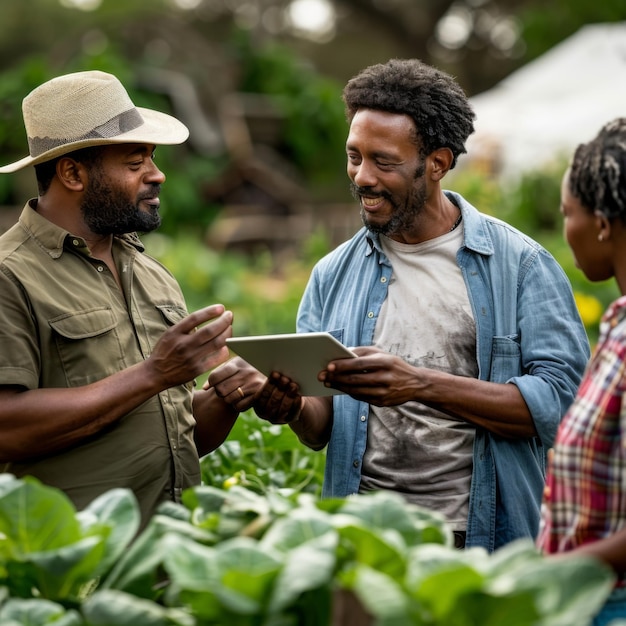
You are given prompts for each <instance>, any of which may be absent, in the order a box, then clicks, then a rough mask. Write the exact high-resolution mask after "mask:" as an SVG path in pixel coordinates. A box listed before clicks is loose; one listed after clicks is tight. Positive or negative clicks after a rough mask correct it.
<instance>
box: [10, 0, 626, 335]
mask: <svg viewBox="0 0 626 626" xmlns="http://www.w3.org/2000/svg"><path fill="white" fill-rule="evenodd" d="M0 15H1V19H0V155H1V156H0V161H2V163H3V164H4V163H9V162H11V161H13V160H16V159H18V158H21V157H23V156H25V155H26V153H27V145H26V138H25V133H24V128H23V124H22V116H21V101H22V98H23V97H24V96H25V95H26V94H27V93H28V92H29V91H31V90H32V89H33V88H34V87H36V86H37V85H39V84H40V83H42V82H44V81H45V80H48V79H49V78H52V77H53V76H56V75H59V74H63V73H67V72H71V71H78V70H85V69H101V70H104V71H108V72H112V73H114V74H116V75H117V76H118V77H119V78H120V80H121V81H122V82H123V83H124V84H125V86H126V87H127V89H128V90H129V92H130V93H131V96H132V98H133V99H134V101H135V102H136V103H137V104H138V105H140V106H149V107H153V108H158V109H160V110H163V111H167V112H170V113H172V114H173V115H175V116H177V117H178V118H180V119H181V120H182V121H183V122H184V123H185V124H187V125H188V127H189V128H190V131H191V137H190V140H189V141H188V142H187V143H186V144H185V145H183V146H175V147H162V148H159V150H158V151H157V162H158V164H159V166H160V167H161V169H162V170H163V171H164V172H165V173H166V175H167V182H166V183H165V185H164V187H163V192H162V196H161V197H162V216H163V224H162V227H161V228H160V229H159V231H158V232H155V233H151V234H149V235H146V236H145V237H144V238H143V239H144V242H145V243H146V245H147V248H148V251H149V252H150V253H151V254H153V255H155V256H157V257H158V258H159V259H160V260H162V261H163V262H164V263H165V264H166V265H167V266H168V267H169V268H170V269H171V271H172V272H173V273H174V274H175V275H176V277H177V278H178V279H179V281H180V282H181V285H182V287H183V289H184V291H185V295H186V297H187V299H188V304H189V308H190V309H195V308H199V307H201V306H204V305H206V304H208V303H211V302H217V301H219V302H223V303H224V304H225V305H226V306H227V307H229V308H231V309H233V310H234V312H235V331H236V332H237V333H238V334H242V335H245V334H256V333H272V332H273V333H276V332H292V331H293V330H294V325H295V314H296V308H297V304H298V301H299V298H300V295H301V293H302V290H303V288H304V285H305V283H306V279H307V278H308V274H309V272H310V269H311V267H312V265H313V263H314V262H315V261H316V260H317V259H318V258H319V257H320V256H322V255H323V254H324V253H326V252H327V251H329V250H330V249H331V248H332V247H334V246H335V245H337V244H338V243H339V242H341V241H343V240H344V239H346V238H348V237H349V236H350V235H351V234H352V233H353V232H354V231H355V230H356V229H357V228H358V227H359V226H360V220H359V216H358V208H357V207H356V206H355V205H354V203H353V202H352V200H351V197H350V195H349V193H348V185H347V177H346V173H345V151H344V143H345V137H346V132H347V125H346V122H345V119H344V112H343V105H342V103H341V97H340V95H341V89H342V87H343V85H344V84H345V82H346V81H347V80H348V79H349V78H350V77H351V76H353V75H354V74H355V73H357V72H358V71H359V70H361V69H362V68H364V67H365V66H367V65H370V64H372V63H378V62H384V61H386V60H387V59H389V58H391V57H418V58H421V59H422V60H424V61H426V62H428V63H430V64H432V65H435V66H437V67H439V68H440V69H442V70H445V71H447V72H449V73H450V74H452V75H454V76H455V77H456V78H457V80H458V81H459V83H460V84H461V85H462V87H463V88H464V89H465V91H466V92H467V94H468V95H469V96H470V97H471V100H472V103H473V104H474V107H475V110H476V113H477V116H478V117H477V122H476V133H475V134H474V135H473V136H472V137H471V139H470V142H469V143H468V146H467V147H468V154H467V155H464V156H463V157H462V158H461V160H460V162H459V165H458V167H457V168H456V170H454V171H453V172H451V173H450V175H449V176H448V178H447V185H446V186H447V187H449V188H452V189H455V190H457V191H459V192H461V193H462V194H463V195H465V197H466V198H467V199H468V200H469V201H470V202H472V203H473V204H474V205H475V206H477V208H479V209H480V210H482V211H484V212H486V213H491V214H493V215H496V216H498V217H501V218H503V219H506V220H508V221H509V222H511V223H512V224H514V225H515V226H517V227H519V228H521V229H522V230H524V231H525V232H527V233H528V234H529V235H530V236H532V237H534V238H535V239H537V240H539V241H540V242H541V243H543V244H544V245H545V246H546V247H547V248H548V249H549V250H550V251H551V252H552V253H553V254H554V255H555V256H556V257H557V259H558V260H559V261H560V262H561V264H562V265H563V267H564V268H565V270H566V272H567V273H568V275H569V276H570V279H571V281H572V283H573V285H574V289H575V292H576V296H577V302H578V304H579V308H580V311H581V314H582V315H583V319H584V320H585V323H586V325H587V328H588V331H589V334H590V337H591V338H592V340H593V339H594V338H595V336H596V333H597V323H598V319H599V316H600V314H601V312H602V311H603V309H604V308H605V307H606V305H607V304H608V302H609V301H610V300H612V299H613V298H614V297H616V295H617V290H616V288H615V286H614V285H613V283H612V281H608V282H607V283H600V284H593V285H592V284H590V283H588V282H587V281H586V280H585V279H584V277H583V276H582V274H581V273H580V272H579V271H578V270H577V269H576V268H575V267H574V265H573V260H572V258H571V254H570V252H569V250H568V249H567V247H566V245H565V243H564V241H563V237H562V232H561V231H562V225H561V219H560V215H559V186H560V179H561V176H562V174H563V171H564V169H565V167H566V164H567V159H568V157H569V156H570V155H571V152H572V150H573V149H574V147H575V146H576V145H577V144H578V143H580V142H581V141H586V140H588V139H590V138H591V137H592V136H593V135H594V134H595V133H596V132H597V130H598V129H599V128H600V126H601V125H602V124H603V123H604V122H606V121H608V120H609V119H611V118H613V117H617V116H618V115H626V80H625V79H626V21H625V20H626V4H625V2H624V0H602V2H595V3H592V2H589V0H551V1H550V2H545V0H29V1H28V2H25V1H24V0H2V4H1V14H0ZM35 195H36V184H35V179H34V173H33V172H32V171H31V170H30V169H27V170H26V171H24V172H19V173H16V174H12V175H4V176H1V177H0V231H1V230H3V229H6V228H8V227H9V226H10V225H11V224H12V223H14V222H15V221H16V219H17V216H18V215H19V212H20V210H21V208H22V206H23V205H24V203H25V202H26V200H27V199H28V198H30V197H32V196H35Z"/></svg>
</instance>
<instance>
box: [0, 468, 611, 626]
mask: <svg viewBox="0 0 626 626" xmlns="http://www.w3.org/2000/svg"><path fill="white" fill-rule="evenodd" d="M138 524H139V513H138V507H137V505H136V502H135V501H134V498H133V496H132V494H131V493H130V492H128V491H125V490H120V489H116V490H112V491H110V492H107V493H105V494H103V495H102V496H100V497H99V498H97V499H96V500H95V501H94V502H93V503H92V505H91V506H89V507H87V508H86V509H85V510H84V511H80V512H77V511H75V510H74V509H73V507H72V505H71V504H70V503H69V501H68V500H67V498H66V496H65V495H64V494H62V493H61V492H59V491H57V490H55V489H53V488H50V487H46V486H44V485H41V484H40V483H38V482H37V481H36V480H34V479H32V478H26V479H23V480H20V479H16V478H14V477H13V476H10V475H7V474H4V475H0V623H2V624H3V625H11V626H13V624H29V625H33V626H35V625H44V624H54V625H55V626H59V625H62V626H104V625H109V626H110V625H112V624H115V625H116V626H131V625H132V626H141V625H145V626H166V625H178V626H213V625H214V626H217V625H221V626H223V625H225V624H229V625H235V626H244V625H245V626H254V625H259V626H260V625H263V626H288V625H293V626H296V625H297V626H324V625H329V626H330V625H331V624H332V625H333V626H340V625H341V624H342V623H344V622H343V621H342V613H341V612H340V611H338V610H337V608H338V607H339V608H341V605H342V603H343V602H344V601H345V600H346V598H349V599H351V602H352V604H351V610H352V613H351V615H352V617H353V618H354V616H355V613H354V611H356V615H357V616H359V615H360V618H359V619H360V622H359V623H361V624H364V625H365V624H372V625H373V624H377V625H380V626H396V625H397V626H400V625H402V626H408V625H411V624H415V625H423V626H427V625H430V626H444V625H445V626H456V625H459V626H464V625H467V626H472V625H479V624H480V625H481V626H490V625H494V626H495V625H498V626H499V625H501V624H503V623H507V624H514V625H515V626H526V625H528V626H531V625H533V626H584V625H586V624H589V622H590V616H591V615H593V613H594V612H595V611H596V610H597V609H598V608H599V606H601V604H602V603H603V602H604V599H605V598H606V597H607V595H608V593H609V591H610V589H611V587H612V584H613V580H614V577H613V575H612V574H611V573H610V572H609V571H608V569H607V568H605V567H604V566H602V565H601V564H599V563H598V562H596V561H593V560H591V559H587V558H569V559H554V560H551V559H547V558H545V557H542V556H541V555H539V554H538V553H537V552H536V550H535V549H534V547H533V545H532V543H531V542H526V541H520V542H515V543H512V544H510V545H509V546H507V547H505V548H503V549H501V550H499V551H497V552H496V553H494V554H492V555H489V554H487V553H486V552H485V551H483V550H481V549H469V550H465V551H459V550H455V549H454V548H453V547H452V535H451V532H450V530H449V529H448V528H447V526H446V524H445V522H444V521H443V518H441V517H440V516H438V515H436V514H433V513H431V512H429V511H426V510H423V509H420V508H418V507H415V506H413V505H410V504H407V503H406V502H405V501H404V500H403V499H402V498H401V497H400V496H398V495H396V494H391V493H382V492H381V493H372V494H367V495H355V496H351V497H349V498H345V499H334V500H319V499H317V498H315V497H314V496H312V495H311V494H299V493H296V492H293V491H292V492H291V493H289V494H285V493H282V492H280V491H278V490H274V489H268V490H267V493H266V494H265V495H260V494H258V493H256V492H253V491H250V490H248V489H245V488H243V487H241V486H238V485H236V486H234V487H232V488H231V489H229V490H222V489H217V488H215V487H211V486H207V485H203V486H199V487H196V488H194V489H190V490H187V491H185V492H184V494H183V503H182V504H174V503H169V504H164V505H163V506H162V507H161V509H160V510H159V511H158V512H157V514H156V515H155V516H154V517H153V518H152V520H151V521H150V523H149V524H148V526H147V527H146V528H145V530H143V531H142V532H140V533H139V534H137V528H138Z"/></svg>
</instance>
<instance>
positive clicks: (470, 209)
mask: <svg viewBox="0 0 626 626" xmlns="http://www.w3.org/2000/svg"><path fill="white" fill-rule="evenodd" d="M444 193H445V194H446V196H447V197H448V198H449V199H450V200H451V201H452V202H454V204H456V205H457V206H458V207H459V209H460V211H461V213H462V214H463V245H464V246H465V247H466V248H469V249H470V250H473V251H474V252H478V253H479V254H485V255H491V254H493V252H494V248H493V242H492V240H491V236H490V235H489V232H488V230H487V228H486V224H485V222H484V220H483V219H482V216H481V214H480V213H479V212H478V210H477V209H476V208H475V207H474V206H472V205H471V204H470V203H469V202H467V200H465V198H463V196H461V195H460V194H458V193H456V192H454V191H448V190H445V191H444ZM493 219H495V218H493ZM363 231H364V234H365V237H366V241H367V243H368V244H369V245H368V247H367V249H366V251H365V255H366V256H369V255H370V254H372V253H373V252H374V250H377V251H378V252H382V248H381V245H380V237H379V236H378V233H372V232H371V231H369V230H368V229H367V228H365V227H363Z"/></svg>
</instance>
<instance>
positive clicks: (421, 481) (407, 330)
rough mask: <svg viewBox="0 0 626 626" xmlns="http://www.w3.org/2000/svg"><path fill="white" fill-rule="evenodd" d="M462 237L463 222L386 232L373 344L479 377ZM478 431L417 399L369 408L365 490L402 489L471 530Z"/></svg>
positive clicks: (408, 496)
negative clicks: (397, 234)
mask: <svg viewBox="0 0 626 626" xmlns="http://www.w3.org/2000/svg"><path fill="white" fill-rule="evenodd" d="M462 240H463V229H462V227H459V228H457V229H455V230H454V231H452V232H450V233H447V234H445V235H442V236H441V237H437V238H435V239H431V240H429V241H426V242H423V243H420V244H414V245H412V244H402V243H399V242H396V241H393V240H391V239H388V238H386V237H381V244H382V246H383V250H384V251H385V254H386V255H387V256H388V258H389V260H390V262H391V265H392V267H393V274H392V278H391V281H390V284H389V291H388V294H387V299H386V300H385V303H384V305H383V308H382V310H381V315H380V317H379V320H378V323H377V325H376V331H375V334H374V343H375V345H376V347H378V348H380V349H382V350H385V351H387V352H390V353H392V354H396V355H398V356H399V357H401V358H402V359H403V360H405V361H407V362H408V363H410V364H412V365H415V366H417V367H428V368H432V369H436V370H440V371H443V372H449V373H451V374H456V375H459V376H468V377H473V378H476V377H477V376H478V365H477V362H476V327H475V323H474V318H473V315H472V310H471V305H470V303H469V299H468V296H467V289H466V287H465V282H464V281H463V277H462V275H461V271H460V269H459V267H458V266H457V264H456V252H457V250H458V249H459V246H460V245H461V243H462ZM474 435H475V429H474V427H473V426H472V425H471V424H469V423H468V422H465V421H463V420H460V419H456V418H453V417H450V416H449V415H446V414H444V413H442V412H440V411H437V410H435V409H432V408H430V407H427V406H425V405H423V404H421V403H418V402H407V403H405V404H403V405H400V406H396V407H375V406H370V414H369V422H368V437H367V448H366V451H365V456H364V458H363V467H362V477H361V486H360V491H369V490H372V489H388V490H393V491H397V492H399V493H401V494H402V495H403V496H404V497H405V498H406V499H407V500H408V501H410V502H413V503H415V504H419V505H420V506H423V507H426V508H428V509H430V510H433V511H438V512H440V513H441V514H443V515H444V516H445V517H446V519H447V520H448V522H449V523H450V524H451V526H452V527H453V528H454V529H455V530H465V528H466V526H467V512H468V501H469V489H470V481H471V476H472V448H473V443H474Z"/></svg>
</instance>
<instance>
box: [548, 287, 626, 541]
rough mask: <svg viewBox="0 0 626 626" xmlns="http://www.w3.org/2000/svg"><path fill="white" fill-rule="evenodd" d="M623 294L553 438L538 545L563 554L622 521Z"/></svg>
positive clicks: (625, 509)
mask: <svg viewBox="0 0 626 626" xmlns="http://www.w3.org/2000/svg"><path fill="white" fill-rule="evenodd" d="M625 388H626V296H625V297H621V298H619V299H618V300H616V301H615V302H613V304H611V306H610V307H609V308H608V309H607V311H606V312H605V314H604V316H603V318H602V322H601V324H600V339H599V341H598V344H597V346H596V349H595V350H594V354H593V356H592V358H591V361H590V362H589V365H588V367H587V370H586V372H585V376H584V378H583V380H582V382H581V384H580V388H579V390H578V395H577V396H576V399H575V401H574V403H573V404H572V406H571V407H570V409H569V410H568V412H567V413H566V415H565V417H564V418H563V421H562V422H561V425H560V427H559V431H558V434H557V438H556V443H555V446H554V456H553V457H552V460H551V464H550V467H549V471H548V477H547V481H546V488H545V492H544V499H543V505H542V519H541V524H540V529H539V536H538V539H537V546H538V547H539V548H540V549H541V550H542V551H543V552H545V553H553V552H565V551H568V550H572V549H574V548H576V547H578V546H580V545H582V544H585V543H589V542H592V541H596V540H598V539H602V538H604V537H608V536H609V535H612V534H614V533H615V532H617V531H618V530H621V529H622V528H624V527H625V526H626V405H625V404H624V401H623V398H624V391H625Z"/></svg>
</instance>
